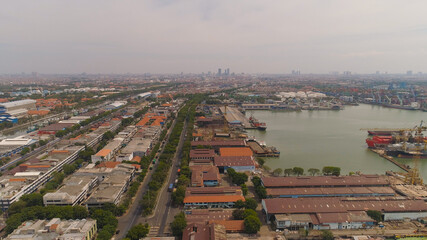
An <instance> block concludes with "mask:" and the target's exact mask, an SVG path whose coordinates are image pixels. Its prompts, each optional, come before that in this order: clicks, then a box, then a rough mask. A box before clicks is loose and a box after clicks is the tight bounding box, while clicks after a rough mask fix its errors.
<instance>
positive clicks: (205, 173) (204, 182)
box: [190, 165, 221, 187]
mask: <svg viewBox="0 0 427 240" xmlns="http://www.w3.org/2000/svg"><path fill="white" fill-rule="evenodd" d="M190 170H191V186H192V187H216V186H218V185H221V176H220V175H219V171H218V168H217V167H214V166H209V165H200V166H191V167H190Z"/></svg>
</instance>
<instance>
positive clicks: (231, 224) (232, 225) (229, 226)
mask: <svg viewBox="0 0 427 240" xmlns="http://www.w3.org/2000/svg"><path fill="white" fill-rule="evenodd" d="M244 222H245V221H244V220H211V221H209V224H211V223H216V224H220V225H223V226H225V231H231V232H237V231H243V230H244V229H245V224H244Z"/></svg>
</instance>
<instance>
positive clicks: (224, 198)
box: [184, 195, 245, 203]
mask: <svg viewBox="0 0 427 240" xmlns="http://www.w3.org/2000/svg"><path fill="white" fill-rule="evenodd" d="M238 200H242V201H245V198H244V197H243V196H241V195H219V196H188V197H185V198H184V203H199V202H206V203H208V202H209V203H212V202H237V201H238Z"/></svg>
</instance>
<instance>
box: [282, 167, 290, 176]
mask: <svg viewBox="0 0 427 240" xmlns="http://www.w3.org/2000/svg"><path fill="white" fill-rule="evenodd" d="M283 172H284V173H285V175H286V176H290V175H291V174H292V168H286V169H285V170H284V171H283Z"/></svg>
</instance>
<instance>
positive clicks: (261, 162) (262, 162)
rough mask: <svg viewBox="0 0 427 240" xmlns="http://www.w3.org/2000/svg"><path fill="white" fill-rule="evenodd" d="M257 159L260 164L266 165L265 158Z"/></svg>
mask: <svg viewBox="0 0 427 240" xmlns="http://www.w3.org/2000/svg"><path fill="white" fill-rule="evenodd" d="M256 160H257V161H258V164H259V166H260V167H263V166H264V164H265V160H264V159H263V158H257V159H256Z"/></svg>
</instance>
